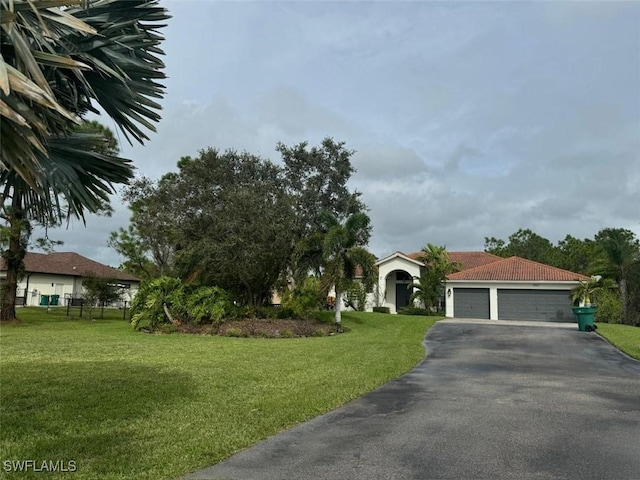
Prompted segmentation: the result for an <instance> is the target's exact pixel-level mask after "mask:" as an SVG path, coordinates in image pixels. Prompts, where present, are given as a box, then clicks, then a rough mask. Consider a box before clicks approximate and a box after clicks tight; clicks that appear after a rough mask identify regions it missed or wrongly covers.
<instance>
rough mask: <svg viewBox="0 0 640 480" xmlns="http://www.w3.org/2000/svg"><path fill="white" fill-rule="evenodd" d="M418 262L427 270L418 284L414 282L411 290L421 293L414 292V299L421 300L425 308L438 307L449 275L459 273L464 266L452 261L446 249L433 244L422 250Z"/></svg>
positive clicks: (410, 286)
mask: <svg viewBox="0 0 640 480" xmlns="http://www.w3.org/2000/svg"><path fill="white" fill-rule="evenodd" d="M418 260H420V261H421V262H424V264H425V265H426V268H427V270H426V271H425V272H423V273H422V274H421V275H420V278H419V281H418V283H415V282H414V283H413V284H411V285H409V288H417V289H418V290H419V293H417V294H416V293H415V292H414V293H413V294H412V297H413V298H420V299H421V300H422V301H423V302H424V304H425V308H430V307H431V306H434V305H437V301H438V299H439V298H440V297H441V296H442V294H443V292H444V282H445V280H446V279H447V275H449V274H451V273H455V272H459V271H460V269H461V268H462V266H461V265H460V264H459V263H458V262H452V261H451V259H450V258H449V253H448V252H447V250H446V248H445V247H439V246H437V245H433V244H432V243H427V245H426V246H425V247H424V248H423V249H422V251H421V255H420V256H419V257H418ZM413 298H412V300H413Z"/></svg>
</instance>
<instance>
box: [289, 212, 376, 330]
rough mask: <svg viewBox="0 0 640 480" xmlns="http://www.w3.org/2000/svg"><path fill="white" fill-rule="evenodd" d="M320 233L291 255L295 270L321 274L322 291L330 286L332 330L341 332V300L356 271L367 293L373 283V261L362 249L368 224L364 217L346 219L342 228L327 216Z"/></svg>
mask: <svg viewBox="0 0 640 480" xmlns="http://www.w3.org/2000/svg"><path fill="white" fill-rule="evenodd" d="M321 221H322V225H323V226H322V232H321V233H317V234H316V235H314V236H313V238H311V237H309V238H307V239H305V240H303V241H301V242H300V243H299V244H298V245H297V246H296V250H295V252H294V262H295V264H296V267H297V270H298V271H299V272H300V271H308V270H310V269H316V270H318V271H320V272H321V277H320V278H321V285H322V288H323V289H324V290H325V291H327V292H328V291H329V289H330V288H331V286H333V287H334V288H335V292H336V307H335V322H336V329H337V330H338V331H339V332H340V331H342V313H341V301H340V299H341V296H342V293H343V292H344V290H345V288H347V286H348V285H349V282H352V281H354V279H355V278H356V274H357V273H358V270H359V271H360V273H361V274H362V277H361V278H360V281H361V282H362V284H363V285H364V287H365V289H366V291H367V292H370V291H371V290H372V289H373V285H374V284H375V282H376V280H377V268H376V257H375V256H374V255H373V254H372V253H370V252H369V251H367V249H365V248H364V247H363V245H364V244H365V243H366V239H367V238H368V236H369V230H370V226H369V224H370V220H369V216H368V215H366V214H365V213H362V212H358V213H354V214H352V215H351V216H349V217H348V218H347V219H346V221H345V222H344V224H342V223H340V222H339V221H338V219H337V218H336V217H335V216H333V215H331V214H329V213H326V212H325V213H324V214H323V215H322V216H321Z"/></svg>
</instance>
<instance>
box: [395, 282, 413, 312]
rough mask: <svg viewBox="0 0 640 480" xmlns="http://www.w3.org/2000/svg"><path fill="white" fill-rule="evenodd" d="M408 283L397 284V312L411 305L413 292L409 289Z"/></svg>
mask: <svg viewBox="0 0 640 480" xmlns="http://www.w3.org/2000/svg"><path fill="white" fill-rule="evenodd" d="M408 285H409V284H407V283H396V312H397V311H398V310H400V309H401V308H404V307H406V306H408V305H409V297H410V296H411V290H410V289H408V288H407V286H408Z"/></svg>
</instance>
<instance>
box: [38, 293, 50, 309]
mask: <svg viewBox="0 0 640 480" xmlns="http://www.w3.org/2000/svg"><path fill="white" fill-rule="evenodd" d="M40 305H42V306H43V307H46V306H47V305H49V295H40Z"/></svg>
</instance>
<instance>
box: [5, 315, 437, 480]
mask: <svg viewBox="0 0 640 480" xmlns="http://www.w3.org/2000/svg"><path fill="white" fill-rule="evenodd" d="M43 312H44V310H42V309H38V308H27V309H20V310H19V312H18V314H19V317H21V318H22V322H21V323H19V324H17V325H2V326H1V327H0V349H1V354H0V385H1V391H0V408H1V410H0V421H1V423H0V442H1V443H0V461H1V462H2V464H1V465H0V469H3V467H4V466H5V461H7V460H10V461H11V460H29V459H31V460H36V462H37V463H41V462H42V461H54V462H55V461H57V460H61V461H64V462H69V461H70V460H74V461H75V464H76V466H77V471H76V472H73V473H67V474H64V475H61V474H60V473H56V474H52V475H47V474H46V473H34V472H33V471H31V472H30V473H29V474H27V475H25V474H24V473H16V474H7V476H8V478H21V479H22V478H51V477H52V476H55V478H74V479H81V478H105V479H116V478H117V479H126V478H131V479H134V478H135V479H154V480H155V479H162V478H167V479H170V478H175V477H178V476H180V475H183V474H186V473H187V472H190V471H193V470H197V469H199V468H202V467H205V466H208V465H210V464H213V463H216V462H218V461H220V460H221V459H223V458H225V457H227V456H229V455H231V454H232V453H234V452H235V451H237V450H239V449H242V448H245V447H247V446H248V445H251V444H254V443H256V442H257V441H259V440H261V439H264V438H266V437H269V436H271V435H273V434H275V433H276V432H278V431H281V430H283V429H285V428H287V427H289V426H292V425H294V424H297V423H299V422H301V421H304V420H307V419H309V418H312V417H315V416H317V415H319V414H321V413H323V412H326V411H328V410H331V409H334V408H336V407H337V406H339V405H342V404H344V403H345V402H347V401H349V400H351V399H353V398H355V397H357V396H359V395H362V394H363V393H365V392H367V391H370V390H372V389H374V388H375V387H377V386H379V385H381V384H383V383H385V382H387V381H388V380H390V379H392V378H395V377H397V376H399V375H400V374H402V373H404V372H406V371H408V370H409V369H411V368H412V367H413V366H414V365H415V364H416V363H417V362H418V361H420V360H421V359H422V358H423V356H424V350H423V347H422V344H421V343H422V339H423V337H424V334H425V331H426V329H427V328H428V327H429V326H431V325H432V324H433V323H434V322H435V320H436V319H435V318H433V317H431V318H427V317H417V316H401V315H385V314H375V313H345V314H344V325H345V326H346V327H348V328H350V329H351V331H350V332H349V333H346V334H342V335H338V336H334V337H317V338H292V339H277V340H275V339H256V338H224V337H216V336H191V335H182V334H172V335H157V334H146V333H137V332H134V331H132V329H131V327H130V325H129V324H128V323H127V322H124V321H122V320H118V319H115V318H117V312H116V313H114V314H113V316H114V317H115V318H113V319H108V320H97V321H88V320H67V319H64V317H63V316H62V315H55V314H48V315H47V314H43ZM120 315H121V313H120ZM2 471H3V473H4V469H3V470H2Z"/></svg>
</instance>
